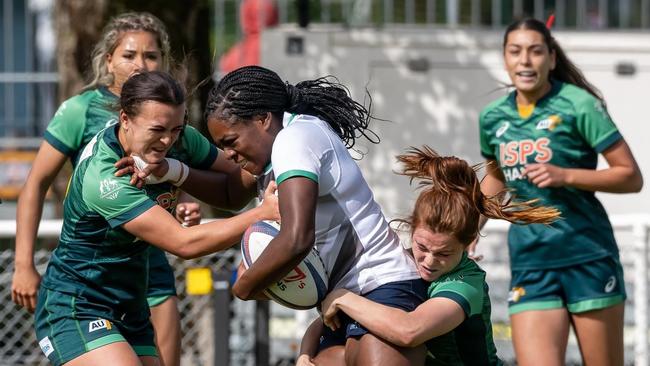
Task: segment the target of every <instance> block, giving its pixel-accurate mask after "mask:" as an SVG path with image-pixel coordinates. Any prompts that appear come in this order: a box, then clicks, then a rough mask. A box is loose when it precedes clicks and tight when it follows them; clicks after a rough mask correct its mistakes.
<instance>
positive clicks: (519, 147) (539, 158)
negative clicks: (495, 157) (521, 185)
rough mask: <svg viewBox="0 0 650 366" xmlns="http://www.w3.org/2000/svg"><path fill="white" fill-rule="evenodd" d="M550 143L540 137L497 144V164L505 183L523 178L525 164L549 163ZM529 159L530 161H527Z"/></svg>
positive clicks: (550, 155)
mask: <svg viewBox="0 0 650 366" xmlns="http://www.w3.org/2000/svg"><path fill="white" fill-rule="evenodd" d="M550 143H551V140H550V139H548V138H546V137H542V138H539V139H537V140H531V139H524V140H521V141H510V142H507V143H506V142H502V143H501V144H499V162H500V165H501V169H502V171H503V175H504V177H505V178H506V181H508V182H510V181H513V180H516V179H522V178H524V176H523V174H522V172H523V169H524V166H525V165H526V164H529V163H540V164H543V163H548V162H550V161H551V158H552V157H553V150H551V148H550V147H549V145H550ZM530 157H532V158H533V159H532V161H528V160H529V158H530Z"/></svg>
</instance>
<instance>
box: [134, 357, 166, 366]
mask: <svg viewBox="0 0 650 366" xmlns="http://www.w3.org/2000/svg"><path fill="white" fill-rule="evenodd" d="M140 363H142V366H160V365H164V364H163V363H162V362H161V361H160V359H159V358H158V357H153V356H141V357H140Z"/></svg>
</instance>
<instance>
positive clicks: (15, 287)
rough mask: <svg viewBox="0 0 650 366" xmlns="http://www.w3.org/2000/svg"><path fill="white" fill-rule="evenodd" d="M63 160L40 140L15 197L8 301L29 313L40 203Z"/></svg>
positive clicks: (34, 290)
mask: <svg viewBox="0 0 650 366" xmlns="http://www.w3.org/2000/svg"><path fill="white" fill-rule="evenodd" d="M67 159H68V157H67V156H65V155H64V154H63V153H61V152H60V151H59V150H57V149H55V148H54V147H52V145H50V144H49V143H48V142H46V141H43V143H42V144H41V147H40V148H39V149H38V153H37V154H36V158H35V159H34V163H33V165H32V169H31V171H30V172H29V176H28V177H27V181H26V182H25V185H24V187H23V189H22V191H21V192H20V196H19V197H18V207H17V210H16V256H15V260H14V275H13V279H12V283H11V299H12V300H13V301H14V302H15V303H16V304H18V305H21V306H24V307H25V308H26V309H27V310H29V311H30V312H32V311H34V309H35V308H36V295H37V293H38V286H39V284H40V282H41V276H40V275H39V274H38V272H37V271H36V267H35V266H34V245H35V244H36V234H37V232H38V224H39V222H40V220H41V216H42V214H43V202H44V201H45V194H46V193H47V190H48V188H49V187H50V186H51V185H52V182H53V181H54V178H56V175H57V174H58V173H59V171H60V170H61V168H62V167H63V164H65V162H66V160H67Z"/></svg>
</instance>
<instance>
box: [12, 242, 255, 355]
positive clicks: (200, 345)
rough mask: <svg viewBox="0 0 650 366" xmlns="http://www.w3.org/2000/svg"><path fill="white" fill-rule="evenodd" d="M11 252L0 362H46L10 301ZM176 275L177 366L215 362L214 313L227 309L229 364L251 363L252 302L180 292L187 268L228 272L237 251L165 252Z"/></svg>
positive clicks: (26, 316) (40, 256)
mask: <svg viewBox="0 0 650 366" xmlns="http://www.w3.org/2000/svg"><path fill="white" fill-rule="evenodd" d="M13 254H14V252H13V251H9V250H6V251H0V269H1V271H0V303H1V304H2V307H0V365H2V366H10V365H11V366H13V365H47V364H48V362H47V359H46V358H45V357H44V356H43V354H42V352H41V351H40V349H39V347H38V342H37V341H36V338H35V334H34V330H33V316H32V315H31V314H30V313H28V312H27V311H25V310H24V309H22V308H19V307H18V306H16V305H15V304H14V303H13V302H11V277H12V275H13V259H14V255H13ZM50 254H51V252H50V251H49V250H43V249H42V250H38V251H36V253H35V263H36V266H37V269H38V271H39V272H40V273H43V272H45V268H46V266H47V262H48V260H49V257H50ZM169 259H170V263H171V264H172V266H173V268H174V271H175V274H176V288H177V290H178V298H179V302H178V308H179V311H180V313H181V329H182V365H188V366H189V365H214V364H215V362H214V360H215V358H217V357H216V356H217V355H215V354H214V352H215V348H216V347H215V342H218V341H220V340H218V339H215V324H214V317H215V316H218V314H216V312H220V311H221V312H226V313H229V314H228V315H227V316H229V317H231V322H230V334H231V336H230V340H229V344H228V345H227V348H229V353H230V364H231V365H242V366H244V365H245V366H253V365H254V364H255V362H254V361H255V360H254V357H253V355H254V352H253V351H254V347H255V338H254V336H253V334H254V331H253V328H254V321H253V312H254V302H243V301H231V302H230V308H226V309H222V308H216V307H215V304H214V297H212V296H211V295H204V296H189V295H187V294H186V292H185V271H186V270H187V269H188V268H195V267H207V268H210V269H211V270H212V271H213V273H218V272H220V271H223V270H225V271H226V272H232V270H233V268H235V267H234V266H233V263H238V261H239V251H237V250H234V249H232V250H228V251H225V252H222V253H219V254H216V255H211V256H206V257H202V258H198V259H194V260H181V259H179V258H177V257H174V256H169Z"/></svg>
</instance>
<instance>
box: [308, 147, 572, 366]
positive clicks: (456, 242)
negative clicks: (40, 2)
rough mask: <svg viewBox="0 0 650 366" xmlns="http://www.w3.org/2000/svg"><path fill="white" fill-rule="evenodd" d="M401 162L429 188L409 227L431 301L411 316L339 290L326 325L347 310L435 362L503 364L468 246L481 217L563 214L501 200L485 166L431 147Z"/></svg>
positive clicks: (541, 219)
mask: <svg viewBox="0 0 650 366" xmlns="http://www.w3.org/2000/svg"><path fill="white" fill-rule="evenodd" d="M398 160H399V161H400V162H402V163H403V165H404V167H403V171H402V174H404V175H406V176H408V177H410V178H411V180H415V179H417V180H419V181H420V186H419V187H420V189H421V190H422V191H421V193H420V195H419V197H418V198H417V200H416V202H415V207H414V208H413V213H412V215H411V217H410V218H409V219H408V220H404V222H405V223H406V224H408V225H409V227H410V228H411V230H412V231H411V239H412V245H411V246H412V251H413V257H414V258H415V263H416V265H417V270H418V273H419V274H420V276H421V277H422V279H423V280H425V281H427V283H428V296H427V298H428V299H427V300H426V301H425V302H424V303H422V304H421V305H419V306H418V307H417V308H416V309H414V310H413V311H410V312H408V311H404V310H401V309H395V308H391V307H388V306H384V305H381V304H378V303H376V302H373V301H371V300H368V299H365V298H363V297H361V296H358V295H356V294H354V293H352V292H350V291H348V290H345V289H337V290H335V291H333V292H331V293H330V294H329V295H328V296H327V298H326V299H325V301H323V304H322V305H323V307H322V309H323V322H324V323H325V325H327V326H328V327H330V328H332V329H336V328H338V327H340V326H341V322H340V320H339V314H341V313H339V311H342V312H343V313H345V314H346V316H348V317H350V318H352V319H354V320H355V321H357V322H358V323H360V324H361V325H363V326H365V327H366V328H367V329H368V330H369V331H370V332H372V334H374V335H376V336H377V337H380V338H381V339H384V340H385V341H387V342H390V343H392V344H395V345H397V346H400V347H416V346H419V345H421V344H426V346H427V350H428V352H429V358H430V359H429V360H428V362H427V364H428V365H429V364H432V365H500V364H501V361H500V360H499V359H498V358H497V355H496V348H495V346H494V342H493V339H492V324H491V322H490V298H489V296H488V286H487V283H486V282H485V272H484V271H483V270H482V269H481V268H480V267H479V266H478V265H477V264H476V262H474V261H473V260H471V259H469V258H468V256H467V250H466V249H467V246H468V245H469V244H470V243H472V241H474V239H476V237H477V236H478V223H479V219H480V217H481V216H485V217H490V218H496V219H503V220H508V221H511V222H516V223H520V224H526V223H543V224H548V223H550V222H552V221H553V220H555V219H556V218H557V217H558V216H559V212H558V211H557V210H555V209H551V208H546V207H533V206H532V204H533V203H534V201H528V202H518V203H514V202H510V201H505V203H501V202H504V201H503V200H502V198H503V196H504V194H505V191H502V192H500V193H499V194H498V195H496V196H491V197H488V196H485V195H483V194H482V193H481V187H480V180H479V179H478V177H477V176H476V170H477V169H479V168H481V166H480V165H479V166H474V167H472V166H469V165H468V164H467V162H466V161H464V160H462V159H459V158H456V157H453V156H439V155H438V154H436V152H435V151H433V150H432V149H430V148H429V147H427V146H424V147H423V148H422V149H411V150H410V151H408V153H407V154H404V155H400V156H398ZM318 322H320V319H319V320H318ZM315 326H317V325H315ZM310 338H311V340H310ZM308 343H312V344H313V343H315V341H314V339H313V336H310V335H309V332H308V334H307V335H306V336H305V339H304V340H303V350H302V352H301V353H302V354H301V355H300V358H299V363H298V364H299V365H309V364H310V362H309V357H310V356H312V355H310V354H309V353H308V352H309V349H314V348H315V347H313V346H312V347H310V346H309V345H308Z"/></svg>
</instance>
